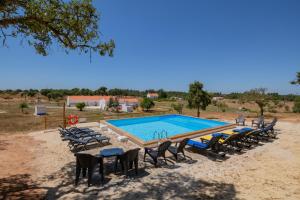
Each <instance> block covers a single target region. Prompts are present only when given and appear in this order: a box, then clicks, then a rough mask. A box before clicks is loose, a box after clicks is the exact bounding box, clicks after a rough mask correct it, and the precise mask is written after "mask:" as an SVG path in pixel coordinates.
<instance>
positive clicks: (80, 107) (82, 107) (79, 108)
mask: <svg viewBox="0 0 300 200" xmlns="http://www.w3.org/2000/svg"><path fill="white" fill-rule="evenodd" d="M84 107H85V103H83V102H81V103H77V104H76V108H78V110H79V111H83V109H84Z"/></svg>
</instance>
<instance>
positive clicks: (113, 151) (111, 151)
mask: <svg viewBox="0 0 300 200" xmlns="http://www.w3.org/2000/svg"><path fill="white" fill-rule="evenodd" d="M123 153H124V150H123V149H122V148H108V149H102V150H100V152H99V157H101V158H102V159H101V161H102V165H101V163H100V166H103V158H108V157H114V156H116V159H115V171H116V169H117V165H118V163H117V162H118V156H120V155H122V154H123ZM100 170H101V172H102V180H104V171H103V168H102V169H100Z"/></svg>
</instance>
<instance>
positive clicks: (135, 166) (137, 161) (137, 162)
mask: <svg viewBox="0 0 300 200" xmlns="http://www.w3.org/2000/svg"><path fill="white" fill-rule="evenodd" d="M134 168H135V174H136V175H138V170H139V160H138V159H135V160H134Z"/></svg>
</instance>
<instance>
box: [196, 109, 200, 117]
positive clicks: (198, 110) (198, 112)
mask: <svg viewBox="0 0 300 200" xmlns="http://www.w3.org/2000/svg"><path fill="white" fill-rule="evenodd" d="M197 117H200V107H197Z"/></svg>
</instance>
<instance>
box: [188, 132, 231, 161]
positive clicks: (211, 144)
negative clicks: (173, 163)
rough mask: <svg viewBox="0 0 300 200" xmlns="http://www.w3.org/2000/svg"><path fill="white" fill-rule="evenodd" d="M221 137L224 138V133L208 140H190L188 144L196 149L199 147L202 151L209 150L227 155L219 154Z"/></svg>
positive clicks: (216, 153)
mask: <svg viewBox="0 0 300 200" xmlns="http://www.w3.org/2000/svg"><path fill="white" fill-rule="evenodd" d="M221 138H222V134H216V135H214V136H213V137H212V138H211V139H210V140H208V141H207V142H200V141H196V140H189V141H188V143H187V145H189V146H191V147H193V148H195V149H198V150H200V151H209V152H211V153H214V154H215V155H220V156H225V153H221V154H219V152H220V143H219V140H220V139H221Z"/></svg>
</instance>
